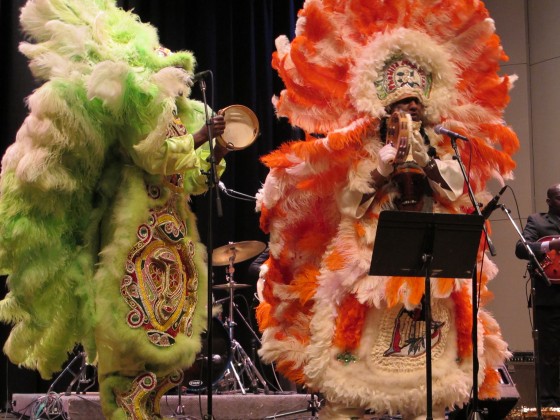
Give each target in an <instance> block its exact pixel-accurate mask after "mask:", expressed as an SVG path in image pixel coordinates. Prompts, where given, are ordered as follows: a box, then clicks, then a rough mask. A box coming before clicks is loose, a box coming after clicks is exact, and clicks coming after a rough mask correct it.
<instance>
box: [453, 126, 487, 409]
mask: <svg viewBox="0 0 560 420" xmlns="http://www.w3.org/2000/svg"><path fill="white" fill-rule="evenodd" d="M447 135H448V137H449V138H450V139H451V146H452V147H453V150H454V151H455V157H454V158H455V159H456V160H457V162H459V167H460V168H461V172H462V174H463V178H464V179H465V183H466V185H467V190H468V193H469V198H470V200H471V202H472V204H473V207H474V208H475V210H476V212H477V214H478V215H479V216H482V212H481V211H480V207H479V206H478V203H477V202H476V199H475V197H474V193H473V190H472V188H471V184H470V181H469V177H468V176H467V172H466V170H465V166H464V165H463V162H462V160H461V155H460V153H459V149H458V148H457V139H456V138H455V136H453V135H451V134H450V133H448V134H447ZM482 229H483V231H484V234H485V236H486V243H487V244H488V249H489V250H490V254H491V255H492V256H495V255H496V250H495V249H494V245H493V244H492V242H491V241H490V237H489V236H488V231H487V230H486V224H483V225H482ZM477 277H478V274H477V263H476V262H475V263H474V269H473V275H472V282H471V293H472V332H471V340H472V346H473V350H472V359H473V362H472V363H473V378H472V381H473V384H472V395H473V396H472V411H471V414H470V416H469V419H472V420H478V419H482V414H481V412H480V411H479V408H478V369H479V363H478V284H477Z"/></svg>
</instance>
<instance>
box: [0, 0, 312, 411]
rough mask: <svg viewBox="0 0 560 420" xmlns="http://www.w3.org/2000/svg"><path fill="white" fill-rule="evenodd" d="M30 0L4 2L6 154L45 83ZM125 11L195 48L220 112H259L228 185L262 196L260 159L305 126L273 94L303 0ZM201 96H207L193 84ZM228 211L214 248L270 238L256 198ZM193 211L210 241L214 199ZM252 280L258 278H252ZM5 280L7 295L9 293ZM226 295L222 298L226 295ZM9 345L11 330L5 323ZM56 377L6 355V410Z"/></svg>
mask: <svg viewBox="0 0 560 420" xmlns="http://www.w3.org/2000/svg"><path fill="white" fill-rule="evenodd" d="M24 3H25V1H24V0H1V1H0V56H1V57H2V58H1V62H2V66H0V72H1V77H0V94H1V98H2V101H1V107H2V108H1V111H2V112H0V151H1V152H2V154H3V152H4V150H5V149H6V147H7V146H8V145H9V144H11V143H12V142H13V140H14V138H15V134H16V132H17V130H18V128H19V126H20V125H21V123H22V122H23V120H24V118H25V116H26V115H27V110H26V108H25V104H24V99H25V97H26V96H28V95H29V94H30V93H31V92H32V91H33V89H34V88H36V87H37V84H35V82H34V81H33V79H32V77H31V74H30V72H29V70H28V68H27V62H26V59H25V58H24V57H23V56H22V55H21V54H20V53H19V52H18V51H17V45H18V43H19V42H20V41H21V40H22V35H21V33H20V31H19V23H18V17H19V9H20V8H21V7H22V6H23V5H24ZM118 4H119V5H120V6H122V7H123V8H125V9H134V12H135V13H137V14H138V15H140V17H141V19H142V21H144V22H150V23H151V24H153V25H154V26H156V27H157V28H158V30H159V34H160V39H161V42H162V44H163V45H164V46H166V47H168V48H170V49H171V50H179V49H186V50H191V51H193V52H194V54H195V56H196V58H197V61H198V66H197V71H202V70H212V72H213V74H214V86H211V84H210V83H209V82H207V87H208V89H207V94H208V98H209V100H210V98H212V97H213V98H214V101H213V104H214V108H215V109H220V108H223V107H225V106H228V105H231V104H241V105H245V106H248V107H249V108H251V109H252V110H253V111H255V113H256V114H257V117H258V118H259V122H260V131H261V135H260V137H259V139H258V140H257V141H256V142H255V143H254V144H253V145H252V146H251V147H249V148H248V149H245V150H242V151H239V152H236V153H231V154H229V155H228V156H227V158H226V161H227V164H228V169H227V171H226V174H225V175H224V177H223V178H222V180H223V182H224V183H225V185H226V186H227V187H228V188H231V189H235V190H237V191H241V192H244V193H247V194H250V195H254V194H255V193H256V192H257V190H258V188H259V187H260V186H261V184H262V182H263V181H264V179H265V177H266V173H267V171H266V168H265V167H264V166H263V165H262V164H261V163H260V161H259V157H260V156H262V155H264V154H266V153H268V152H269V151H271V150H273V149H274V148H276V147H277V146H278V145H279V144H280V143H281V142H283V141H285V140H289V139H293V138H297V135H298V134H297V131H295V130H292V129H291V127H289V125H288V124H287V123H286V122H285V121H280V120H278V119H276V117H275V115H274V110H273V107H272V104H271V98H272V96H273V94H277V93H279V92H280V90H281V88H282V84H281V82H280V80H279V78H278V77H277V75H276V73H275V72H274V71H273V70H272V68H271V65H270V62H271V57H272V52H273V51H274V40H275V38H276V37H277V36H278V35H281V34H285V35H287V36H288V37H290V38H293V34H294V25H295V20H296V15H297V11H298V10H299V9H300V8H301V6H302V4H303V0H235V1H231V0H206V1H202V2H195V1H192V0H118ZM193 97H196V98H198V99H200V98H201V96H200V91H199V90H198V89H197V88H196V87H195V88H193ZM222 203H223V211H224V216H223V217H222V218H217V217H216V216H214V218H213V228H214V229H213V233H212V238H213V244H214V248H216V247H219V246H221V245H224V244H226V243H227V242H228V241H234V242H237V241H245V240H259V241H263V242H265V241H266V237H265V236H264V234H263V233H262V232H261V231H260V229H259V227H258V215H257V214H256V213H255V209H254V203H251V202H243V201H234V200H233V199H231V198H228V197H222ZM193 209H194V210H195V211H196V213H197V215H198V219H199V229H200V234H201V237H202V239H203V241H204V242H205V243H207V238H208V237H209V231H208V229H207V226H208V220H209V217H208V214H209V211H208V204H207V201H206V199H205V197H197V198H194V200H193ZM248 263H249V261H247V262H244V263H241V264H239V265H238V266H236V280H237V281H238V282H241V283H244V282H247V281H249V279H248V278H246V277H245V273H246V270H247V267H248ZM214 281H215V283H224V282H225V270H224V269H223V267H218V268H217V269H216V270H215V280H214ZM251 281H252V280H251ZM4 284H5V280H4V279H3V280H2V282H1V287H0V289H1V290H0V292H1V294H2V295H3V294H4V293H5V291H6V290H5V285H4ZM252 286H253V287H251V288H250V289H244V291H243V294H242V296H241V297H240V300H239V305H240V309H241V310H242V311H243V312H244V313H247V314H249V313H252V312H253V311H252V310H251V309H252V307H253V306H254V300H253V293H254V292H255V288H254V284H253V285H252ZM221 297H224V296H221V295H220V296H217V298H221ZM0 328H1V329H0V342H1V343H2V344H3V343H4V341H5V340H6V337H7V335H8V332H9V328H8V327H7V326H2V327H0ZM243 328H244V327H243V325H241V326H240V327H239V328H238V332H239V334H240V335H243V336H244V337H243V339H242V338H239V341H240V342H241V343H242V344H243V345H244V347H245V349H246V351H247V353H249V354H251V353H252V349H251V338H250V336H249V333H248V332H246V331H243ZM49 384H50V381H42V380H40V379H39V377H38V375H37V374H36V373H34V372H29V371H25V370H22V369H19V368H17V367H16V366H13V365H12V364H11V363H10V362H8V360H7V359H6V358H5V357H2V358H0V409H2V408H4V407H5V405H6V403H7V402H8V401H9V399H10V396H11V394H12V393H26V392H44V391H45V390H46V389H47V388H48V386H49Z"/></svg>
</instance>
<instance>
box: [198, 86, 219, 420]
mask: <svg viewBox="0 0 560 420" xmlns="http://www.w3.org/2000/svg"><path fill="white" fill-rule="evenodd" d="M200 91H201V93H202V99H203V102H204V114H205V118H206V129H207V132H208V143H209V145H210V147H209V148H210V157H209V163H210V170H209V171H208V172H204V175H206V177H207V178H208V180H207V184H208V190H209V191H210V194H208V237H207V247H208V248H207V252H208V291H207V294H208V296H207V304H206V308H207V318H208V323H207V329H206V331H207V333H206V334H207V341H206V343H207V349H206V350H207V352H206V356H207V357H206V360H207V369H206V384H207V385H206V394H207V400H206V402H207V414H206V416H205V417H204V418H205V419H207V420H211V419H213V418H214V416H213V415H212V315H213V314H212V283H213V280H212V249H213V238H212V233H213V229H212V216H213V210H214V206H213V200H212V190H213V189H214V190H215V191H216V211H217V214H218V217H222V215H223V212H222V202H221V199H220V192H219V191H218V188H216V185H218V173H217V171H216V159H215V153H214V142H213V139H212V130H211V129H210V125H211V122H210V117H209V115H208V102H207V100H206V82H205V81H204V79H201V80H200Z"/></svg>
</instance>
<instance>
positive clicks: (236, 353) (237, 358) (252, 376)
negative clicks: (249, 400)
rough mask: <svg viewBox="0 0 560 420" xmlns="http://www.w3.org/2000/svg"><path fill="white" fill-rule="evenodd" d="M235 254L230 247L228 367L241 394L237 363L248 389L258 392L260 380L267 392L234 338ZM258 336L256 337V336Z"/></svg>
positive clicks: (251, 363)
mask: <svg viewBox="0 0 560 420" xmlns="http://www.w3.org/2000/svg"><path fill="white" fill-rule="evenodd" d="M235 256H236V251H235V248H233V249H232V255H231V256H230V258H229V265H228V268H227V276H226V279H227V281H228V282H227V284H228V285H229V287H228V289H229V314H228V318H227V321H226V325H227V328H228V331H229V338H230V341H231V350H232V357H231V361H230V362H229V369H231V372H232V373H233V375H234V376H235V380H236V383H237V385H239V389H240V391H241V393H242V394H244V395H245V394H246V390H245V387H244V386H243V382H242V381H241V377H240V375H239V372H238V371H237V369H236V367H235V365H236V364H237V365H238V366H241V367H242V370H241V373H245V374H246V375H247V376H248V377H249V380H250V381H251V386H250V388H249V389H251V390H253V392H254V393H257V392H258V383H259V382H260V384H261V385H262V387H263V389H264V393H265V394H268V393H269V392H270V391H269V389H268V385H267V383H266V381H265V380H264V378H263V377H262V375H261V374H260V372H259V371H258V370H257V368H256V367H255V365H254V364H253V362H252V361H251V358H250V357H249V356H248V355H247V353H246V352H245V350H244V349H243V347H242V346H241V344H239V342H238V341H237V340H236V339H235V336H234V330H235V326H236V325H237V323H236V322H235V321H234V309H235V310H237V311H238V312H239V310H238V309H237V306H236V305H234V302H233V291H234V289H235V285H236V283H235V280H234V272H235V268H234V267H233V263H234V261H235ZM241 318H242V319H243V321H244V322H245V323H246V324H247V321H246V320H245V318H243V316H241ZM249 329H250V330H251V332H252V333H253V334H254V335H256V334H255V332H254V331H253V330H252V329H251V328H249ZM257 338H258V337H257Z"/></svg>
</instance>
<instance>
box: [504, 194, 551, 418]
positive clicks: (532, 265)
mask: <svg viewBox="0 0 560 420" xmlns="http://www.w3.org/2000/svg"><path fill="white" fill-rule="evenodd" d="M498 207H500V208H501V209H502V211H503V212H504V213H505V214H506V216H507V217H508V219H509V221H510V222H511V224H512V226H513V228H514V229H515V231H516V232H517V235H518V236H519V239H520V241H521V243H522V244H523V247H524V248H525V250H526V251H527V254H529V264H528V271H529V276H530V278H531V302H533V306H532V310H533V316H532V321H533V334H532V335H533V358H534V361H535V394H536V399H537V402H536V404H537V419H539V420H540V419H542V403H541V390H540V386H539V383H540V372H539V371H540V368H539V359H540V355H539V330H537V329H536V325H535V318H536V317H535V311H536V304H535V297H536V289H535V280H536V277H537V276H539V277H541V278H542V279H543V280H544V281H545V282H546V284H547V285H548V286H550V285H551V283H550V279H549V278H548V276H547V275H546V273H545V272H544V269H543V268H542V266H541V265H540V263H539V261H538V260H537V257H536V256H535V253H534V252H533V250H532V249H531V247H530V246H529V244H528V243H527V241H526V240H525V238H524V237H523V233H522V232H521V229H519V227H518V226H517V224H516V223H515V221H514V220H513V218H512V217H511V214H510V213H511V211H510V210H509V209H508V208H507V207H506V206H505V205H504V204H500V205H499V206H498Z"/></svg>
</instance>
